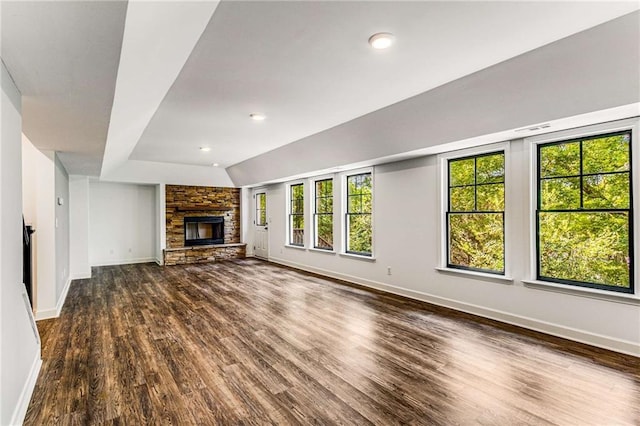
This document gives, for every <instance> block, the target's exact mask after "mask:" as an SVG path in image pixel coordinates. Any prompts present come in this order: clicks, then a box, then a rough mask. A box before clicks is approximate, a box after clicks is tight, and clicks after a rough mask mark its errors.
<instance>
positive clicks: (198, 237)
mask: <svg viewBox="0 0 640 426" xmlns="http://www.w3.org/2000/svg"><path fill="white" fill-rule="evenodd" d="M207 244H224V217H222V216H204V217H185V218H184V245H185V246H198V245H207Z"/></svg>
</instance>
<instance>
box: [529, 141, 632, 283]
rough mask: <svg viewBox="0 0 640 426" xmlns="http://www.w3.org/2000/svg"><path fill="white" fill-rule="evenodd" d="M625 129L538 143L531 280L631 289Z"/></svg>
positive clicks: (628, 161) (628, 154) (628, 163)
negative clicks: (535, 262) (534, 257)
mask: <svg viewBox="0 0 640 426" xmlns="http://www.w3.org/2000/svg"><path fill="white" fill-rule="evenodd" d="M631 194H632V191H631V132H630V131H625V132H618V133H610V134H605V135H598V136H593V137H588V138H581V139H573V140H568V141H561V142H553V143H548V144H541V145H538V206H537V234H538V235H537V248H538V250H537V251H538V253H537V255H538V265H537V278H538V279H539V280H544V281H554V282H560V283H565V284H573V285H578V286H586V287H594V288H599V289H605V290H613V291H620V292H627V293H632V292H633V278H632V277H633V270H632V269H633V260H632V259H633V257H632V243H631V238H632V235H633V233H632V220H633V214H632V209H631V206H632V200H631Z"/></svg>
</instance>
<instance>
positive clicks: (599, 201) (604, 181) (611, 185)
mask: <svg viewBox="0 0 640 426" xmlns="http://www.w3.org/2000/svg"><path fill="white" fill-rule="evenodd" d="M582 190H583V205H584V208H585V209H628V208H630V207H631V206H630V199H629V194H630V191H629V174H628V173H616V174H612V175H591V176H585V177H584V181H583V185H582Z"/></svg>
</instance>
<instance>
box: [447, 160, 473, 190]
mask: <svg viewBox="0 0 640 426" xmlns="http://www.w3.org/2000/svg"><path fill="white" fill-rule="evenodd" d="M474 163H475V161H474V159H473V158H468V159H466V160H451V161H449V186H457V185H473V184H474V183H475V165H474Z"/></svg>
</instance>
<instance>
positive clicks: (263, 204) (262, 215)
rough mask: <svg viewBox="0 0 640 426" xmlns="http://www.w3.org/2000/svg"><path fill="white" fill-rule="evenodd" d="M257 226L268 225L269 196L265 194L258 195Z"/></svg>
mask: <svg viewBox="0 0 640 426" xmlns="http://www.w3.org/2000/svg"><path fill="white" fill-rule="evenodd" d="M256 225H257V226H266V225H267V194H265V193H264V192H261V193H259V194H256Z"/></svg>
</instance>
